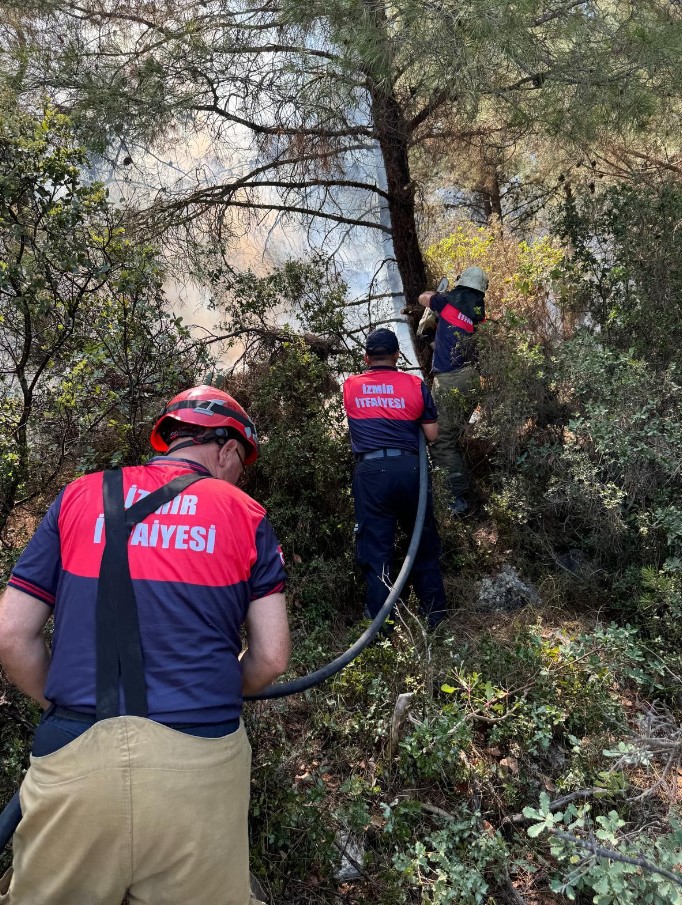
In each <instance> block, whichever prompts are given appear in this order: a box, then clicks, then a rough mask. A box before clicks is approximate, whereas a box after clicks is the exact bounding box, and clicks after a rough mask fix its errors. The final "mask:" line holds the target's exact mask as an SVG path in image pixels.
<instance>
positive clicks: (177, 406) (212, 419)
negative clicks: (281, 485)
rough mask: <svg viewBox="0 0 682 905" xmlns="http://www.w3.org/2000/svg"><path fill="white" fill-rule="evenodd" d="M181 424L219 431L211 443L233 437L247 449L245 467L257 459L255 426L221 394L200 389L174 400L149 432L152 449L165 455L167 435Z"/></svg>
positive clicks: (236, 406) (181, 394) (180, 426)
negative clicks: (222, 438) (214, 440)
mask: <svg viewBox="0 0 682 905" xmlns="http://www.w3.org/2000/svg"><path fill="white" fill-rule="evenodd" d="M183 424H186V425H192V426H193V427H205V428H207V429H208V430H211V429H212V430H216V429H218V428H222V429H223V430H222V431H221V430H218V431H217V433H216V435H215V437H213V436H212V437H211V439H219V438H221V437H226V438H227V439H229V438H230V436H232V437H234V438H235V439H238V440H240V441H241V442H242V443H243V445H244V447H245V449H246V456H245V458H244V464H245V465H252V464H253V463H254V462H255V461H256V459H257V458H258V454H259V452H260V447H259V445H258V434H257V432H256V425H255V424H254V423H253V421H252V420H251V419H250V418H249V416H248V415H247V414H246V412H245V411H244V409H243V408H242V407H241V405H239V403H238V402H237V401H236V400H235V399H233V398H232V396H230V395H229V394H228V393H224V392H223V391H222V390H217V389H216V388H215V387H210V386H199V387H192V389H191V390H183V392H182V393H178V395H177V396H174V397H173V398H172V399H171V401H170V402H169V403H168V405H166V407H165V409H164V410H163V412H162V413H161V415H160V416H159V418H158V420H157V422H156V424H155V425H154V428H153V430H152V433H151V437H150V438H149V440H150V442H151V444H152V446H153V447H154V449H156V450H158V451H159V452H167V451H168V446H169V440H168V438H169V436H170V434H172V433H173V432H174V431H181V430H182V425H183Z"/></svg>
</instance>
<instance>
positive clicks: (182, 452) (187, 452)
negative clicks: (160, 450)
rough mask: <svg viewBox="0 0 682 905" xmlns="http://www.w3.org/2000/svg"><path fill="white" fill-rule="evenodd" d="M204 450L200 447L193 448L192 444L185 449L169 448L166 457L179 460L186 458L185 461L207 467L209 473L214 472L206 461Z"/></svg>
mask: <svg viewBox="0 0 682 905" xmlns="http://www.w3.org/2000/svg"><path fill="white" fill-rule="evenodd" d="M203 452H204V450H203V449H201V448H200V447H197V449H193V448H192V447H191V446H186V447H185V448H184V449H178V450H173V449H169V450H168V452H167V453H166V458H167V459H177V460H178V461H182V460H183V459H184V461H185V462H193V463H194V464H195V465H199V466H201V468H203V469H205V470H206V471H207V472H208V473H209V474H212V472H211V469H210V468H209V466H208V464H207V463H206V462H205V461H204V455H203Z"/></svg>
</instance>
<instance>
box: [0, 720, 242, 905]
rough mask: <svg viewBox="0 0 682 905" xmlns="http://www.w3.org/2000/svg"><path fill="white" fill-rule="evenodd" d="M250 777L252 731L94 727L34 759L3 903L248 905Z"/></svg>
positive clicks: (118, 723) (3, 883)
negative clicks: (221, 733)
mask: <svg viewBox="0 0 682 905" xmlns="http://www.w3.org/2000/svg"><path fill="white" fill-rule="evenodd" d="M250 769H251V746H250V745H249V741H248V738H247V736H246V731H245V729H244V726H243V725H240V727H239V729H238V730H237V731H236V732H234V733H232V734H231V735H228V736H226V737H224V738H218V739H209V738H196V737H195V736H191V735H186V734H184V733H182V732H177V731H176V730H174V729H169V728H168V727H166V726H162V725H160V724H159V723H155V722H152V721H151V720H146V719H142V718H141V717H128V716H125V717H116V718H114V719H110V720H103V721H102V722H99V723H95V725H94V726H92V728H90V729H88V731H87V732H85V733H84V734H83V735H81V736H79V737H78V738H76V739H74V741H72V742H70V743H69V744H68V745H66V746H65V747H64V748H61V749H60V750H59V751H55V752H54V753H53V754H48V755H46V756H45V757H33V758H31V766H30V768H29V770H28V772H27V774H26V777H25V779H24V782H23V784H22V786H21V792H20V798H21V808H22V813H23V815H24V816H23V819H22V820H21V823H20V824H19V827H18V829H17V832H16V833H15V835H14V861H13V869H11V870H10V871H8V872H7V873H6V874H5V876H4V877H3V878H2V880H0V903H1V905H121V901H122V899H123V898H124V896H125V895H126V894H127V895H128V898H129V901H130V903H131V905H248V903H249V901H253V900H251V899H250V892H249V863H248V861H249V851H248V835H247V814H248V806H249V778H250ZM12 870H13V874H12Z"/></svg>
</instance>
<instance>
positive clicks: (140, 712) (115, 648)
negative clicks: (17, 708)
mask: <svg viewBox="0 0 682 905" xmlns="http://www.w3.org/2000/svg"><path fill="white" fill-rule="evenodd" d="M205 477H208V475H198V474H188V475H180V476H179V477H177V478H173V480H172V481H169V482H168V484H164V485H163V487H159V488H158V490H155V491H154V492H153V493H150V494H149V496H146V497H144V498H143V499H141V500H138V502H137V503H135V504H134V505H133V506H131V507H130V508H129V509H127V510H126V509H124V499H123V472H122V471H121V470H120V469H118V468H117V469H113V470H111V471H105V472H104V474H103V483H102V498H103V502H104V530H105V541H106V542H105V546H104V552H103V554H102V565H101V568H100V573H99V582H98V586H97V611H96V616H95V633H96V642H95V646H96V655H97V704H96V718H97V719H98V720H106V719H109V718H110V717H114V716H119V713H120V709H119V677H120V681H121V685H122V687H123V695H124V700H125V707H126V712H127V713H128V714H130V715H131V716H144V717H146V716H147V715H148V710H147V689H146V685H145V679H144V664H143V659H142V645H141V643H140V624H139V620H138V616H137V603H136V601H135V591H134V589H133V582H132V579H131V577H130V566H129V563H128V537H129V536H130V532H131V531H132V529H133V527H134V526H135V525H136V524H137V523H138V522H142V521H144V520H145V519H146V518H147V516H149V515H151V514H152V512H155V511H156V510H157V509H158V508H159V507H160V506H163V505H164V503H168V502H170V500H172V499H174V498H175V497H176V496H177V495H178V494H179V493H182V491H183V490H186V489H187V487H189V486H190V484H194V483H195V482H196V481H201V480H202V479H203V478H205Z"/></svg>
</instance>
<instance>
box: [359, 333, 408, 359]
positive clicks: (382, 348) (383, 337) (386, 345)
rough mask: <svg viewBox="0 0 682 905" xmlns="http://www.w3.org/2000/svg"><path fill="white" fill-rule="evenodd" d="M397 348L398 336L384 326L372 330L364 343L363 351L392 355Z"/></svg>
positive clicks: (370, 353)
mask: <svg viewBox="0 0 682 905" xmlns="http://www.w3.org/2000/svg"><path fill="white" fill-rule="evenodd" d="M399 348H400V346H399V345H398V337H397V336H396V335H395V333H394V332H393V330H387V329H386V328H385V327H380V328H379V329H378V330H372V332H371V333H370V334H369V336H368V337H367V342H366V343H365V352H366V353H367V354H368V355H376V354H377V353H378V352H383V353H385V354H386V355H393V353H394V352H397V351H398V349H399Z"/></svg>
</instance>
